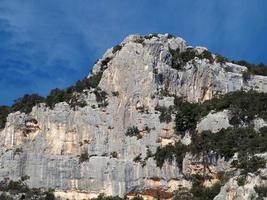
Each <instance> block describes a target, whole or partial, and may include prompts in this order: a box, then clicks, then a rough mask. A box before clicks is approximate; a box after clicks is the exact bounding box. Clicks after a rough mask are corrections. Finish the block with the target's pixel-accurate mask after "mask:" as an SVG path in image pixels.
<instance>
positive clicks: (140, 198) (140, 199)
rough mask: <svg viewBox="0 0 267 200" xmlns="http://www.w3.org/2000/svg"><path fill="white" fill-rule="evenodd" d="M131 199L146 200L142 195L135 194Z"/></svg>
mask: <svg viewBox="0 0 267 200" xmlns="http://www.w3.org/2000/svg"><path fill="white" fill-rule="evenodd" d="M131 200H144V198H143V197H141V196H135V197H134V198H132V199H131Z"/></svg>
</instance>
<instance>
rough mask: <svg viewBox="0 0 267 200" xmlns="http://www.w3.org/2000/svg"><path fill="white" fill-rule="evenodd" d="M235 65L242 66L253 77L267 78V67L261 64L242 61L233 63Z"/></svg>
mask: <svg viewBox="0 0 267 200" xmlns="http://www.w3.org/2000/svg"><path fill="white" fill-rule="evenodd" d="M232 62H233V63H235V64H238V65H242V66H245V67H247V68H248V73H249V74H252V75H262V76H267V66H266V65H264V64H262V63H260V64H251V63H248V62H247V61H244V60H240V61H232Z"/></svg>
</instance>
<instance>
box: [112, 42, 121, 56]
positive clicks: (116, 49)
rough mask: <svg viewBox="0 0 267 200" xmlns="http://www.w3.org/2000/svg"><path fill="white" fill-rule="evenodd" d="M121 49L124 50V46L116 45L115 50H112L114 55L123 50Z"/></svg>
mask: <svg viewBox="0 0 267 200" xmlns="http://www.w3.org/2000/svg"><path fill="white" fill-rule="evenodd" d="M121 48H122V46H121V45H119V44H118V45H116V46H115V47H113V49H112V53H113V54H115V53H116V52H117V51H120V50H121Z"/></svg>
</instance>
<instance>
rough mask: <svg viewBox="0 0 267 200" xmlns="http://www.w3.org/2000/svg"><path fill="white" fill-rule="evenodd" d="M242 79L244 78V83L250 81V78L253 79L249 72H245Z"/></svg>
mask: <svg viewBox="0 0 267 200" xmlns="http://www.w3.org/2000/svg"><path fill="white" fill-rule="evenodd" d="M242 78H243V80H244V82H247V81H249V80H250V78H251V74H250V72H249V71H245V72H243V73H242Z"/></svg>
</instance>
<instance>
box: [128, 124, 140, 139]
mask: <svg viewBox="0 0 267 200" xmlns="http://www.w3.org/2000/svg"><path fill="white" fill-rule="evenodd" d="M125 135H126V136H129V137H134V136H135V137H139V135H140V131H139V129H138V128H137V127H136V126H132V127H128V128H127V131H126V133H125Z"/></svg>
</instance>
